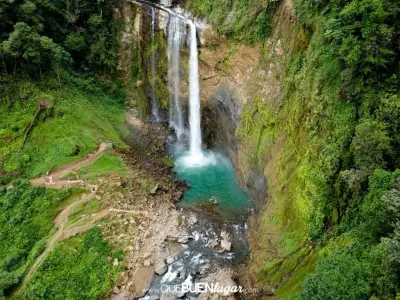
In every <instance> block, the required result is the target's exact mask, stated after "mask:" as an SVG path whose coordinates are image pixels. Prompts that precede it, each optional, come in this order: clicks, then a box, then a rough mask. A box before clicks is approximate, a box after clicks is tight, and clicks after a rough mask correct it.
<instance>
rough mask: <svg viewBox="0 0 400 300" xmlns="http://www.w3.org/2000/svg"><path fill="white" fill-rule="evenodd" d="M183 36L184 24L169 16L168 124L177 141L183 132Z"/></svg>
mask: <svg viewBox="0 0 400 300" xmlns="http://www.w3.org/2000/svg"><path fill="white" fill-rule="evenodd" d="M184 34H185V24H184V23H182V21H181V19H179V18H177V17H175V16H173V15H170V20H169V25H168V83H169V88H170V115H169V124H170V126H171V127H172V128H174V130H175V133H176V136H177V138H178V140H181V139H182V136H183V134H184V130H185V128H184V122H183V115H182V107H181V103H180V99H179V98H180V97H179V94H180V89H179V81H180V74H179V60H180V55H179V50H180V46H181V43H182V37H183V36H184Z"/></svg>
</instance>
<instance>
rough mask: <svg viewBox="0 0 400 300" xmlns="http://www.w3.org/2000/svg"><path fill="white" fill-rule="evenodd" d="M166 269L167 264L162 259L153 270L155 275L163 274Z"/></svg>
mask: <svg viewBox="0 0 400 300" xmlns="http://www.w3.org/2000/svg"><path fill="white" fill-rule="evenodd" d="M167 270H168V267H167V264H166V263H165V262H164V261H160V262H159V263H157V264H156V266H155V267H154V272H155V273H156V274H157V275H163V274H165V272H167Z"/></svg>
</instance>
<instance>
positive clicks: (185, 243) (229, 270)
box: [97, 111, 248, 300]
mask: <svg viewBox="0 0 400 300" xmlns="http://www.w3.org/2000/svg"><path fill="white" fill-rule="evenodd" d="M127 120H128V122H129V124H130V125H131V130H132V131H131V140H130V143H131V146H132V151H131V152H129V153H124V154H123V155H124V156H125V158H126V162H127V165H128V167H129V172H128V174H127V175H126V176H120V175H119V176H110V177H109V178H108V179H106V180H104V179H103V180H98V182H97V184H98V185H99V189H98V194H99V195H100V196H101V198H102V201H103V203H104V205H105V206H106V207H109V208H110V207H112V208H113V210H112V213H111V215H110V216H109V219H108V220H107V222H104V223H103V224H102V225H101V228H102V231H103V233H104V234H105V236H106V237H107V239H108V240H109V241H110V242H111V243H112V244H114V245H115V246H116V247H120V248H122V249H123V250H124V252H125V258H124V260H123V261H121V262H120V261H118V260H114V261H113V264H114V265H119V266H121V269H122V270H123V271H121V273H120V274H119V278H118V280H117V282H116V284H115V286H114V287H113V291H112V294H111V299H135V298H141V297H143V298H145V299H153V300H155V299H178V298H186V299H193V298H199V299H207V298H208V297H212V296H213V295H212V293H197V292H184V291H180V290H179V288H180V287H181V286H182V283H185V284H186V285H187V286H190V287H192V288H193V287H194V284H195V283H208V284H211V283H214V285H219V286H236V285H237V284H236V283H235V281H234V280H233V279H232V278H234V276H235V272H234V270H233V266H234V265H236V264H238V263H240V262H241V261H243V259H244V258H245V257H246V255H247V252H248V248H247V244H246V242H245V234H246V224H245V218H244V217H241V218H237V217H231V218H226V216H224V217H222V216H223V214H219V213H218V207H216V206H214V207H213V206H212V205H211V206H207V207H198V206H193V207H190V206H189V207H188V206H184V207H183V206H182V205H181V204H180V202H179V200H180V199H181V197H182V195H183V193H184V191H185V190H186V189H187V188H188V186H187V185H186V184H185V183H184V182H182V181H180V180H177V179H175V177H174V175H173V173H172V171H171V169H170V167H171V165H170V164H169V161H168V159H167V157H166V154H165V152H164V147H163V143H164V140H165V136H166V132H167V128H165V127H164V126H162V125H159V124H146V123H144V122H142V121H141V120H140V119H139V118H138V116H137V115H136V114H135V111H130V113H129V114H128V116H127ZM167 287H168V288H167ZM178 287H179V288H178ZM167 289H168V291H167ZM214 294H215V295H214V296H219V297H225V298H227V297H230V299H232V297H233V292H230V291H226V290H225V291H224V290H221V291H218V292H217V293H214Z"/></svg>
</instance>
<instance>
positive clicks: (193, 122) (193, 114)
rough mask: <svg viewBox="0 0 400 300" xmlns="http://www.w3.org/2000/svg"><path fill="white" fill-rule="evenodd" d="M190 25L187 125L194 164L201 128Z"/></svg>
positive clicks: (193, 30)
mask: <svg viewBox="0 0 400 300" xmlns="http://www.w3.org/2000/svg"><path fill="white" fill-rule="evenodd" d="M189 25H190V49H189V50H190V58H189V100H190V101H189V102H190V103H189V104H190V112H189V124H190V156H191V159H192V160H194V161H195V163H199V162H201V160H202V152H201V127H200V88H199V61H198V56H197V35H196V25H195V24H194V23H193V21H189Z"/></svg>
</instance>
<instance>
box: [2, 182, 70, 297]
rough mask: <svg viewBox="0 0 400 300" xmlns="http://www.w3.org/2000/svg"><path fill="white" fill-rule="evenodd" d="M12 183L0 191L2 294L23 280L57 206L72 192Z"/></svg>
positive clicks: (24, 183) (42, 247) (47, 233)
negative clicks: (7, 188) (8, 187)
mask: <svg viewBox="0 0 400 300" xmlns="http://www.w3.org/2000/svg"><path fill="white" fill-rule="evenodd" d="M13 186H14V187H13V188H12V189H9V190H6V188H2V189H1V190H0V245H1V247H0V274H1V275H0V296H1V294H2V293H4V292H6V291H7V290H8V289H9V288H11V287H13V286H15V285H16V284H18V283H19V282H20V281H21V279H22V277H23V275H24V274H25V272H26V271H27V270H28V268H29V266H30V265H31V264H32V263H33V261H34V258H35V257H37V256H38V255H39V254H40V253H41V252H42V251H43V249H44V245H45V240H46V238H47V237H48V236H50V235H51V231H52V230H53V228H54V225H53V218H54V217H55V215H56V213H57V208H58V205H59V204H60V203H61V202H62V201H63V200H65V199H66V198H67V197H68V196H69V194H70V191H69V190H50V189H48V190H47V189H45V188H42V187H33V186H31V185H30V184H29V183H28V182H25V181H14V182H13Z"/></svg>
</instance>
